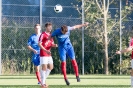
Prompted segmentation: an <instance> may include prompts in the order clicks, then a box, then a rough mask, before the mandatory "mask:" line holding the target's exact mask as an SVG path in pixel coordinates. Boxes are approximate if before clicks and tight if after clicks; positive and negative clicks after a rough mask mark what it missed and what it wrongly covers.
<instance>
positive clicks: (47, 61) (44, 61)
mask: <svg viewBox="0 0 133 88" xmlns="http://www.w3.org/2000/svg"><path fill="white" fill-rule="evenodd" d="M45 29H46V31H45V32H43V33H42V34H41V35H40V38H39V44H38V45H39V46H40V48H41V49H40V65H41V67H42V68H41V69H42V70H41V76H42V77H41V84H42V88H47V85H46V83H45V82H46V78H47V77H48V75H49V74H50V72H51V70H52V69H53V59H52V57H51V52H50V49H51V47H57V44H54V41H53V39H52V38H51V39H50V40H49V39H48V38H49V36H50V35H51V30H52V23H49V22H48V23H46V24H45ZM48 67H49V68H48Z"/></svg>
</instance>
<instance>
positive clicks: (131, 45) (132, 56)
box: [116, 27, 133, 87]
mask: <svg viewBox="0 0 133 88" xmlns="http://www.w3.org/2000/svg"><path fill="white" fill-rule="evenodd" d="M132 30H133V27H132ZM131 33H132V32H131ZM130 51H132V54H131V59H132V60H131V68H132V69H131V87H133V36H131V39H130V42H129V47H127V48H126V49H123V50H121V51H117V52H116V54H122V53H125V52H130Z"/></svg>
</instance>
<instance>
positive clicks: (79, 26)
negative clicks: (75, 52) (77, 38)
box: [72, 22, 89, 29]
mask: <svg viewBox="0 0 133 88" xmlns="http://www.w3.org/2000/svg"><path fill="white" fill-rule="evenodd" d="M88 24H89V23H88V22H85V23H84V24H78V25H75V26H73V27H72V28H73V29H79V28H81V27H85V26H87V25H88Z"/></svg>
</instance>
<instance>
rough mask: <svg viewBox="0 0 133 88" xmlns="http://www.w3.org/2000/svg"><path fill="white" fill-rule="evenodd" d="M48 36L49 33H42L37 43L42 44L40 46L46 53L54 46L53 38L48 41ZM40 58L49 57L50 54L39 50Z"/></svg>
mask: <svg viewBox="0 0 133 88" xmlns="http://www.w3.org/2000/svg"><path fill="white" fill-rule="evenodd" d="M49 36H50V34H49V33H46V32H43V33H42V34H41V35H40V38H39V42H42V46H43V47H44V48H45V49H46V50H48V51H50V50H51V47H52V45H53V44H54V41H53V38H51V39H50V40H49V39H48V38H49ZM40 56H51V54H47V53H46V52H45V51H44V50H42V49H40Z"/></svg>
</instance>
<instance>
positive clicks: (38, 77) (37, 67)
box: [33, 54, 41, 84]
mask: <svg viewBox="0 0 133 88" xmlns="http://www.w3.org/2000/svg"><path fill="white" fill-rule="evenodd" d="M33 63H34V66H35V73H36V77H37V79H38V84H40V83H41V78H40V69H39V65H40V58H39V54H34V56H33Z"/></svg>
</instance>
